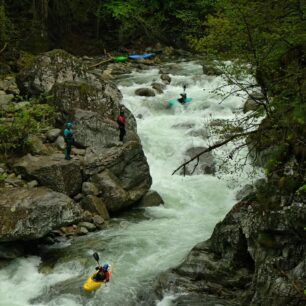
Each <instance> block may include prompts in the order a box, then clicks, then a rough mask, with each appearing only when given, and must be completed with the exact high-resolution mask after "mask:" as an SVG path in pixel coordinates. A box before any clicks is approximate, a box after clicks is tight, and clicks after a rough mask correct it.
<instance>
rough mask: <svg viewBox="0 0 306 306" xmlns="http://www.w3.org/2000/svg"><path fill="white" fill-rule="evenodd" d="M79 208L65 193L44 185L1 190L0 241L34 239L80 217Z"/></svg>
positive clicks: (78, 219) (80, 211)
mask: <svg viewBox="0 0 306 306" xmlns="http://www.w3.org/2000/svg"><path fill="white" fill-rule="evenodd" d="M81 214H82V210H81V208H80V206H79V205H77V204H76V203H74V202H73V201H72V200H71V199H70V198H69V197H68V196H66V195H64V194H62V193H58V192H54V191H52V190H50V189H47V188H44V187H38V188H35V189H33V188H32V189H27V188H13V189H8V190H7V189H4V190H1V197H0V219H1V224H0V241H15V240H35V239H38V238H41V237H43V236H45V235H46V234H48V233H49V232H51V231H52V230H53V229H55V228H59V227H60V226H63V225H65V224H69V223H72V222H75V221H80V220H81Z"/></svg>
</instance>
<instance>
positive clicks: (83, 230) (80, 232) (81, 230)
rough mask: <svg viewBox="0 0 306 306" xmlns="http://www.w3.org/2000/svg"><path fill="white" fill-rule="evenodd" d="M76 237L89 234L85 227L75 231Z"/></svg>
mask: <svg viewBox="0 0 306 306" xmlns="http://www.w3.org/2000/svg"><path fill="white" fill-rule="evenodd" d="M77 233H78V235H80V236H83V235H86V234H88V233H89V231H88V229H87V228H86V227H80V228H79V229H78V231H77Z"/></svg>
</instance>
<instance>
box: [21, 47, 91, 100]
mask: <svg viewBox="0 0 306 306" xmlns="http://www.w3.org/2000/svg"><path fill="white" fill-rule="evenodd" d="M86 78H87V75H86V69H85V67H84V65H83V63H82V61H81V60H79V59H78V58H76V57H74V56H72V55H71V54H69V53H67V52H66V51H64V50H52V51H50V52H46V53H44V54H42V55H39V56H37V57H35V58H34V60H33V62H32V64H31V65H29V66H27V67H25V68H24V69H23V70H22V71H21V72H20V73H19V75H18V76H17V78H16V81H17V84H18V87H19V89H20V91H21V94H22V95H26V94H30V95H37V96H38V95H40V94H42V93H45V92H48V91H49V90H50V89H51V88H52V87H53V85H54V84H55V83H61V82H65V81H73V80H75V81H77V80H83V79H86Z"/></svg>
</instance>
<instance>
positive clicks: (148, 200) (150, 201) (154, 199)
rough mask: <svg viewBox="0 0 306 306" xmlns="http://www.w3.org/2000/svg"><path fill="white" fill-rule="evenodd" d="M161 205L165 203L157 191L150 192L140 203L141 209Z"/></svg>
mask: <svg viewBox="0 0 306 306" xmlns="http://www.w3.org/2000/svg"><path fill="white" fill-rule="evenodd" d="M161 204H164V201H163V199H162V197H161V196H160V195H159V193H158V192H157V191H155V190H149V191H148V192H147V193H146V194H145V195H144V196H143V197H142V198H141V200H140V201H139V207H152V206H159V205H161Z"/></svg>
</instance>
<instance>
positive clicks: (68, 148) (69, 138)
mask: <svg viewBox="0 0 306 306" xmlns="http://www.w3.org/2000/svg"><path fill="white" fill-rule="evenodd" d="M71 128H72V123H71V122H67V124H66V128H65V130H64V140H65V143H66V148H65V159H66V160H70V159H71V157H70V153H71V147H72V145H73V143H74V138H73V134H72V131H71Z"/></svg>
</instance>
